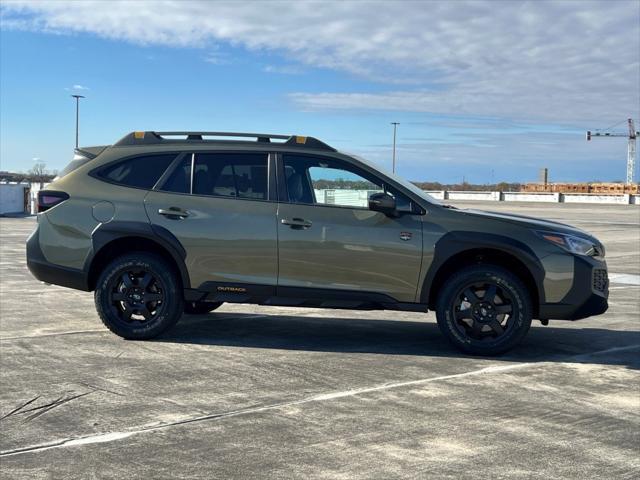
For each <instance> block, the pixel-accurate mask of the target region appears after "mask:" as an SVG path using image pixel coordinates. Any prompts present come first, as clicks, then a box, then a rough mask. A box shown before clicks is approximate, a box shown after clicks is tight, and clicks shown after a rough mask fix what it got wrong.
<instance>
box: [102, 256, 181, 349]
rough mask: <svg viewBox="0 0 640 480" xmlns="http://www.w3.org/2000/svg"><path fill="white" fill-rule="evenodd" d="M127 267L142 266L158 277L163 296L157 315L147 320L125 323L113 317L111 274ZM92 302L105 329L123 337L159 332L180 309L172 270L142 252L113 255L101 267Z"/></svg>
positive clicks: (179, 297)
mask: <svg viewBox="0 0 640 480" xmlns="http://www.w3.org/2000/svg"><path fill="white" fill-rule="evenodd" d="M131 268H141V269H145V270H147V271H149V272H150V273H151V274H152V275H154V276H155V277H156V278H157V279H159V280H160V282H161V283H162V286H163V288H164V290H165V296H164V299H163V302H164V305H163V308H162V309H161V311H160V314H159V315H158V317H156V318H154V319H153V320H150V321H147V322H131V326H129V325H125V324H124V322H122V320H120V319H118V318H116V317H114V313H113V311H112V305H111V304H110V299H109V289H110V284H111V282H112V281H113V279H114V278H116V277H117V276H119V275H122V273H123V272H124V271H126V270H127V269H131ZM95 303H96V309H97V310H98V314H99V315H100V317H101V319H102V321H103V323H104V324H105V325H106V326H107V327H108V328H109V330H111V331H112V332H113V333H115V334H116V335H119V336H121V337H123V338H127V339H148V338H153V337H155V336H157V335H160V334H161V333H162V332H164V331H165V330H167V329H169V328H171V327H172V326H173V325H174V324H175V323H176V322H177V321H178V320H179V319H180V316H181V314H182V311H183V302H182V292H181V291H180V287H179V282H178V281H177V276H176V275H175V273H174V272H173V271H172V269H171V268H170V267H169V265H167V264H166V262H164V261H163V260H162V259H161V258H160V257H157V256H155V255H150V254H142V253H141V254H129V255H124V256H122V257H119V258H116V259H115V260H114V261H113V262H111V263H110V264H109V265H108V266H107V267H106V268H105V269H104V271H103V272H102V274H101V275H100V278H99V279H98V283H97V285H96V290H95Z"/></svg>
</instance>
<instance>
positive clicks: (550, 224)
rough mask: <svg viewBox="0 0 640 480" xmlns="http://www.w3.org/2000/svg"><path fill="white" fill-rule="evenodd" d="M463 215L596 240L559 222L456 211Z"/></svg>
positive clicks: (519, 216) (503, 214)
mask: <svg viewBox="0 0 640 480" xmlns="http://www.w3.org/2000/svg"><path fill="white" fill-rule="evenodd" d="M457 211H458V212H460V213H462V214H465V215H472V216H474V217H484V218H487V219H493V220H499V221H503V222H507V223H511V224H515V225H519V226H522V227H525V228H531V229H532V230H546V231H553V232H558V233H565V234H569V235H577V236H579V237H583V238H588V239H590V240H596V239H595V238H594V237H593V236H592V235H590V234H588V233H587V232H585V231H584V230H580V229H579V228H576V227H572V226H571V225H567V224H564V223H560V222H554V221H552V220H542V219H539V218H534V217H527V216H525V215H514V214H511V213H501V212H487V211H484V210H471V209H469V210H462V209H460V210H457ZM596 241H597V240H596Z"/></svg>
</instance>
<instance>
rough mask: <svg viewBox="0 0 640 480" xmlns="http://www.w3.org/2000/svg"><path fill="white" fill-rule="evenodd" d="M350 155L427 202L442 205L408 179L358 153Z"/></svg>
mask: <svg viewBox="0 0 640 480" xmlns="http://www.w3.org/2000/svg"><path fill="white" fill-rule="evenodd" d="M348 155H349V156H350V157H353V158H355V159H356V160H358V161H360V162H362V163H364V164H365V165H368V166H369V167H371V168H373V169H374V170H376V171H378V172H380V173H382V174H383V175H386V176H387V177H389V178H391V179H392V180H395V181H396V182H398V183H399V184H400V185H402V186H403V187H405V188H406V189H407V190H409V191H410V192H412V193H414V194H415V195H417V196H419V197H420V198H423V199H425V200H426V201H427V202H430V203H435V204H436V205H442V204H441V203H440V201H439V200H437V199H435V198H433V197H432V196H431V195H429V194H428V193H426V192H425V191H424V190H421V189H420V188H418V187H417V186H415V185H414V184H413V183H411V182H410V181H408V180H405V179H404V178H402V177H400V176H398V175H396V174H395V173H392V172H389V171H388V170H386V169H384V168H383V167H381V166H380V165H377V164H375V163H372V162H370V161H368V160H366V159H364V158H362V157H361V156H359V155H354V154H352V153H349V154H348Z"/></svg>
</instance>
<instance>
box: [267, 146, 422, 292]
mask: <svg viewBox="0 0 640 480" xmlns="http://www.w3.org/2000/svg"><path fill="white" fill-rule="evenodd" d="M279 167H280V171H281V173H280V174H279V176H278V177H279V186H282V188H281V190H284V191H285V195H284V197H281V198H284V200H285V201H284V202H283V203H280V205H279V208H278V234H279V243H278V250H279V263H278V265H279V277H278V294H279V295H284V294H285V292H286V291H287V290H286V288H287V287H293V288H295V289H297V290H289V291H290V292H291V291H293V292H297V293H299V294H300V295H304V290H299V289H300V288H303V289H306V290H307V291H309V292H310V294H311V293H313V289H320V290H326V289H329V290H333V291H338V290H340V291H343V292H345V291H346V292H352V293H354V294H355V293H358V294H362V293H366V292H372V293H381V294H384V295H388V296H390V297H392V298H393V299H395V300H397V301H400V302H414V301H415V299H416V290H417V285H418V277H419V273H420V264H421V258H422V221H421V217H420V216H419V215H415V214H411V213H405V214H403V215H401V216H399V217H397V218H390V217H387V216H385V215H384V214H382V213H379V212H374V211H371V210H369V209H368V196H369V195H370V194H371V193H374V192H378V191H383V190H386V191H388V192H389V193H391V194H393V195H394V196H395V197H396V201H397V203H398V206H399V208H400V209H402V210H405V211H407V212H411V210H412V208H413V206H412V205H411V202H410V200H409V199H408V198H407V197H405V196H403V195H402V194H400V193H398V192H393V191H390V190H389V187H387V186H385V184H384V182H383V181H382V180H381V179H378V178H376V177H375V176H372V175H371V174H370V173H368V172H364V171H362V170H360V169H358V168H357V167H355V166H354V165H351V164H349V163H347V162H343V161H341V160H336V159H332V158H323V157H318V156H309V155H294V154H284V155H283V161H282V162H281V163H279ZM281 287H282V288H281ZM328 293H331V292H328Z"/></svg>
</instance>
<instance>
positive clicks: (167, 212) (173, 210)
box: [158, 207, 189, 220]
mask: <svg viewBox="0 0 640 480" xmlns="http://www.w3.org/2000/svg"><path fill="white" fill-rule="evenodd" d="M158 213H159V214H160V215H164V216H165V217H168V218H171V219H173V220H181V219H183V218H187V217H188V216H189V212H187V211H186V210H182V209H181V208H177V207H169V208H159V209H158Z"/></svg>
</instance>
